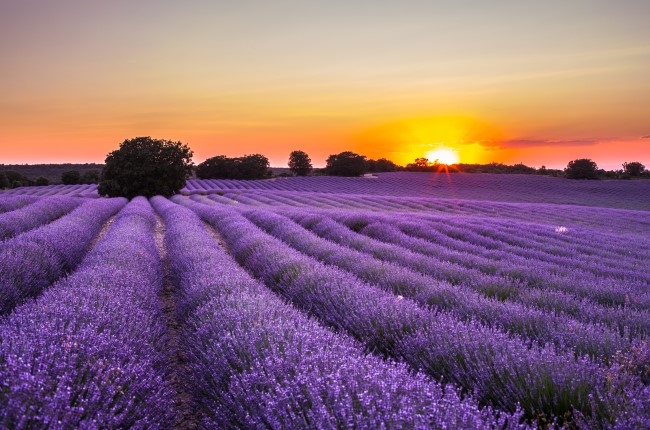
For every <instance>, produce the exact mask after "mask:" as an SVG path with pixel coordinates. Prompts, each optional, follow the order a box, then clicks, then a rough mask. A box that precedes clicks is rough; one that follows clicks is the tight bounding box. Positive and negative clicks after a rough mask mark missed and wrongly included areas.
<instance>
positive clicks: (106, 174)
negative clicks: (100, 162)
mask: <svg viewBox="0 0 650 430" xmlns="http://www.w3.org/2000/svg"><path fill="white" fill-rule="evenodd" d="M192 167H193V164H192V150H190V148H189V147H188V146H187V145H186V144H184V143H182V142H174V141H171V140H164V139H152V138H151V137H136V138H133V139H127V140H125V141H124V142H122V143H121V144H120V148H119V149H117V150H115V151H113V152H111V153H110V154H108V156H107V157H106V165H105V167H104V171H103V173H102V178H101V182H100V183H99V186H98V189H97V191H98V192H99V194H100V195H101V196H107V197H119V196H123V197H127V198H129V199H131V198H133V197H136V196H145V197H152V196H155V195H162V196H166V197H169V196H172V195H174V194H176V193H178V192H179V191H180V190H181V188H183V187H184V186H185V181H186V180H187V178H188V177H189V176H190V174H191V173H192Z"/></svg>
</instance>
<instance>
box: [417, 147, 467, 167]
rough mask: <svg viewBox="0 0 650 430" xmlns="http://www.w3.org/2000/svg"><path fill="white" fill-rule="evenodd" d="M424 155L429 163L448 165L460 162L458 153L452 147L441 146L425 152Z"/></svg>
mask: <svg viewBox="0 0 650 430" xmlns="http://www.w3.org/2000/svg"><path fill="white" fill-rule="evenodd" d="M425 157H426V158H427V159H428V160H429V162H431V163H437V164H446V165H448V166H449V165H452V164H458V163H459V162H460V158H459V157H458V153H457V152H456V151H455V150H454V149H452V148H447V147H442V146H441V147H439V148H436V149H432V150H431V151H429V152H427V153H426V154H425Z"/></svg>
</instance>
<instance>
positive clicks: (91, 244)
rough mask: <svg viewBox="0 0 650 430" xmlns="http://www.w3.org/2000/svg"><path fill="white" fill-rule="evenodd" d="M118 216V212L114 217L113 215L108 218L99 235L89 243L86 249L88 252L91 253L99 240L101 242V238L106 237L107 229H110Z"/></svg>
mask: <svg viewBox="0 0 650 430" xmlns="http://www.w3.org/2000/svg"><path fill="white" fill-rule="evenodd" d="M118 214H119V211H118V213H116V214H115V215H113V216H112V217H110V218H109V219H108V220H107V221H106V222H105V223H104V225H103V226H102V229H101V230H100V231H99V233H98V234H97V236H95V238H94V239H93V241H92V242H91V243H90V247H89V248H88V252H90V251H92V250H93V249H95V246H96V245H97V243H98V242H99V241H100V240H102V238H103V237H104V236H106V233H107V232H108V230H109V229H110V228H111V226H112V225H113V222H114V221H115V218H116V217H117V215H118Z"/></svg>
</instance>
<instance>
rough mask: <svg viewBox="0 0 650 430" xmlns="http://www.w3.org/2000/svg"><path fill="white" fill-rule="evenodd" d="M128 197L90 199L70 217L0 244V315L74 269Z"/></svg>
mask: <svg viewBox="0 0 650 430" xmlns="http://www.w3.org/2000/svg"><path fill="white" fill-rule="evenodd" d="M125 203H126V200H125V199H110V200H108V199H105V200H90V201H87V202H86V203H84V204H82V205H81V206H79V207H78V208H77V209H75V210H74V211H72V212H71V213H70V214H68V215H67V216H64V217H63V218H60V219H58V220H56V221H54V222H52V223H50V224H47V225H44V226H42V227H40V228H38V229H36V230H32V231H30V232H27V233H23V234H21V235H20V236H17V237H15V238H13V239H11V240H8V241H5V242H3V243H0V314H5V313H7V312H9V311H10V310H11V309H13V308H14V307H15V306H16V305H17V304H19V303H21V302H22V301H24V300H25V299H26V298H28V297H32V296H36V295H38V294H40V293H41V291H42V290H43V289H44V288H45V287H47V286H48V285H50V284H52V283H53V282H54V281H56V280H57V279H58V278H60V277H62V276H63V275H65V274H66V273H67V272H69V271H71V270H73V269H74V268H75V267H76V266H77V265H78V264H79V263H80V261H81V259H82V258H83V256H84V254H85V253H86V252H87V250H88V248H89V247H90V245H91V242H92V241H93V239H94V238H95V237H96V236H97V234H98V233H99V232H100V230H101V228H102V225H103V224H104V222H105V221H106V220H107V219H108V218H109V217H110V216H111V215H113V214H115V213H116V212H117V211H118V210H119V209H120V208H121V207H122V206H124V204H125Z"/></svg>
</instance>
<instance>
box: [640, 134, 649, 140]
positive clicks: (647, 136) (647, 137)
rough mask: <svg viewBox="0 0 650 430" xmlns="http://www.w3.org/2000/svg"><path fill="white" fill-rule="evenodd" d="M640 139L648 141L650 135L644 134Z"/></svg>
mask: <svg viewBox="0 0 650 430" xmlns="http://www.w3.org/2000/svg"><path fill="white" fill-rule="evenodd" d="M641 139H650V134H646V135H645V136H641Z"/></svg>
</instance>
